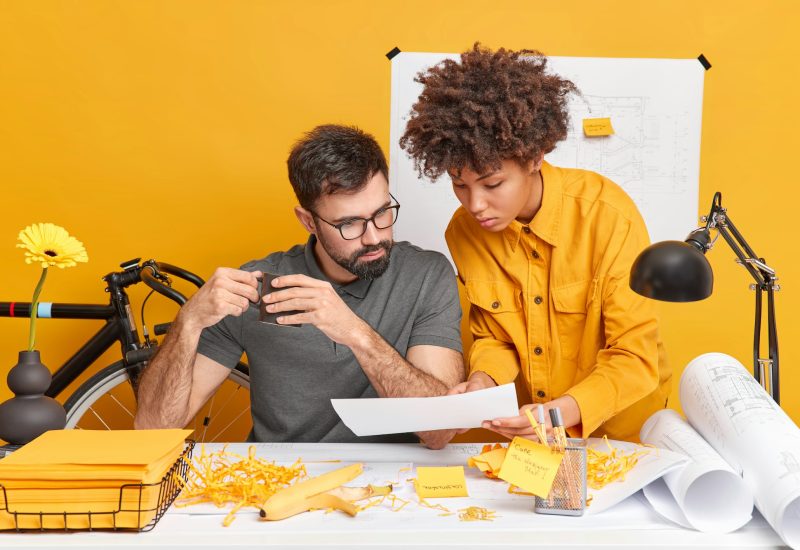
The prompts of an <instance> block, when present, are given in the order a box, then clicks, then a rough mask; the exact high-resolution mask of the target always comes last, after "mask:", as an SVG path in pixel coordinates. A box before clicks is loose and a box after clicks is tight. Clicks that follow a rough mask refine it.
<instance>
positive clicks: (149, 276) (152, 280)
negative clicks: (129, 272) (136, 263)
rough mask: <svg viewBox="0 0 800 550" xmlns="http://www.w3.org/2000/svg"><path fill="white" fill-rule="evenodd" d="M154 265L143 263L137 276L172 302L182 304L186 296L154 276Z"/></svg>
mask: <svg viewBox="0 0 800 550" xmlns="http://www.w3.org/2000/svg"><path fill="white" fill-rule="evenodd" d="M156 273H157V271H156V267H155V266H153V265H144V266H142V270H141V272H140V273H139V277H140V278H141V279H142V282H143V283H144V284H146V285H147V286H149V287H150V288H152V289H153V290H155V291H156V292H158V293H159V294H161V295H163V296H166V297H167V298H169V299H170V300H172V301H173V302H177V303H178V304H180V305H183V304H185V303H186V302H187V300H186V296H184V295H183V294H181V293H180V292H178V291H177V290H175V289H174V288H171V287H168V286H167V285H165V284H164V283H162V282H161V281H159V280H158V278H157V277H156Z"/></svg>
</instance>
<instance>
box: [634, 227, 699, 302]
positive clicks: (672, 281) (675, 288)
mask: <svg viewBox="0 0 800 550" xmlns="http://www.w3.org/2000/svg"><path fill="white" fill-rule="evenodd" d="M630 287H631V289H632V290H633V291H634V292H637V293H638V294H641V295H642V296H645V297H647V298H653V299H655V300H661V301H665V302H695V301H697V300H702V299H704V298H708V297H709V296H711V290H712V289H713V287H714V273H713V272H712V271H711V265H710V264H709V263H708V260H707V259H706V257H705V255H704V254H703V253H702V252H700V250H698V249H697V248H696V247H695V246H692V245H690V244H687V243H685V242H683V241H663V242H660V243H655V244H653V245H650V246H648V247H647V248H645V249H644V250H643V251H642V253H641V254H639V256H638V257H637V258H636V260H635V261H634V262H633V266H632V267H631V277H630Z"/></svg>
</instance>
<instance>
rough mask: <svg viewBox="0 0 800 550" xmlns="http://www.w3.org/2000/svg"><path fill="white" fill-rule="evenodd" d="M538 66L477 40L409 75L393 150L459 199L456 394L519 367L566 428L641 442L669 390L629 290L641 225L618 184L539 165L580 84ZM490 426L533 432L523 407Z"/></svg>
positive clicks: (529, 54)
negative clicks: (416, 88) (464, 353)
mask: <svg viewBox="0 0 800 550" xmlns="http://www.w3.org/2000/svg"><path fill="white" fill-rule="evenodd" d="M546 66H547V59H546V58H545V57H544V56H543V55H542V54H540V53H539V52H536V51H530V50H521V51H508V50H505V49H500V50H497V51H495V52H493V51H491V50H488V49H486V48H482V47H481V46H480V45H479V44H475V46H474V47H473V49H472V50H470V51H467V52H465V53H463V54H462V55H461V59H460V62H457V61H453V60H446V61H443V62H442V63H440V64H438V65H436V66H435V67H432V68H430V69H428V70H427V71H425V72H423V73H421V74H420V75H419V76H418V77H417V81H418V82H420V83H421V84H423V86H424V89H423V92H422V94H421V95H420V97H419V100H418V102H417V103H416V104H415V105H414V107H413V109H412V113H411V117H410V119H409V122H408V125H407V128H406V132H405V134H404V135H403V137H402V138H401V140H400V145H401V147H403V148H404V149H405V150H406V151H407V152H408V153H409V154H410V155H411V157H412V158H413V159H414V161H415V163H416V166H417V169H418V170H419V172H420V173H421V174H424V175H426V176H428V177H430V178H432V179H435V178H437V177H439V176H441V175H443V174H445V173H447V174H448V175H449V176H450V178H451V179H452V184H453V190H454V192H455V194H456V196H457V197H458V199H459V201H460V202H461V205H462V207H461V208H459V209H458V210H457V211H456V213H455V214H454V215H453V218H452V220H451V221H450V225H449V226H448V228H447V232H446V238H447V244H448V247H449V248H450V252H451V254H452V256H453V260H454V261H455V264H456V267H457V269H458V275H459V278H460V280H461V282H462V283H463V284H464V286H465V288H466V294H467V298H468V299H469V301H470V313H469V315H470V329H471V331H472V335H473V337H474V343H473V345H472V348H471V350H470V353H469V356H468V364H469V372H470V376H469V379H468V380H467V382H465V383H463V384H461V385H460V386H458V387H457V388H455V389H454V391H456V392H464V391H474V390H477V389H482V388H488V387H492V386H495V385H497V384H505V383H508V382H512V381H514V380H515V379H517V378H518V377H519V378H520V379H521V380H522V381H523V382H524V385H525V388H526V389H527V391H528V393H529V395H530V399H531V401H532V403H533V405H526V406H525V407H531V406H534V405H536V404H539V403H543V404H545V407H546V408H552V407H559V408H560V409H561V411H562V415H563V418H564V423H565V426H566V427H567V428H568V430H567V431H568V432H569V434H570V435H572V436H580V437H589V436H590V435H592V436H600V435H608V436H609V437H611V438H614V439H626V440H633V441H635V440H638V433H639V430H640V428H641V426H642V423H643V422H644V421H645V420H646V419H647V418H648V417H649V416H650V415H651V414H652V413H653V412H655V411H656V410H658V409H660V408H663V407H665V406H666V401H667V398H668V396H669V393H670V385H671V371H670V369H669V367H668V365H667V363H666V362H665V357H664V353H663V346H662V344H661V338H660V336H659V329H658V321H657V317H656V310H655V304H654V303H653V302H651V301H649V300H647V299H645V298H642V297H641V296H639V295H637V294H635V293H634V292H633V291H631V290H630V288H628V277H629V270H630V266H631V263H632V262H633V260H634V258H635V257H636V255H637V254H638V253H639V252H640V251H641V250H642V249H643V248H644V247H645V246H647V244H648V236H647V230H646V228H645V225H644V222H643V220H642V217H641V215H640V214H639V212H638V211H637V209H636V206H635V205H634V203H633V201H632V200H631V199H630V197H629V196H628V195H627V194H625V192H624V191H623V190H622V189H621V188H620V187H619V186H617V185H616V184H614V183H613V182H611V181H610V180H608V179H607V178H604V177H603V176H601V175H599V174H595V173H593V172H589V171H585V170H576V169H567V168H558V167H555V166H552V165H550V164H548V163H547V162H545V161H544V160H543V158H544V155H545V154H546V153H549V152H550V151H552V150H553V149H554V147H555V145H556V144H557V143H558V142H559V141H561V140H563V139H564V138H565V137H566V135H567V129H568V124H569V117H568V109H567V107H568V105H567V101H568V97H569V94H570V93H577V89H576V87H575V85H574V84H573V83H572V82H570V81H568V80H565V79H563V78H560V77H559V76H557V75H554V74H549V73H548V72H546V70H545V69H546ZM546 416H549V415H546ZM484 427H486V428H489V429H492V430H494V431H496V432H498V433H501V434H503V435H505V436H507V437H509V438H511V437H513V436H516V435H522V436H526V437H533V430H532V428H531V426H530V424H529V423H528V420H527V418H526V417H525V415H524V414H523V411H522V410H520V416H518V417H511V418H498V419H494V420H492V421H490V422H489V421H487V422H485V423H484Z"/></svg>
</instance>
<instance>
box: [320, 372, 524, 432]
mask: <svg viewBox="0 0 800 550" xmlns="http://www.w3.org/2000/svg"><path fill="white" fill-rule="evenodd" d="M331 404H332V405H333V408H334V409H335V410H336V413H337V414H338V415H339V417H340V418H341V419H342V422H344V423H345V425H346V426H347V427H348V428H350V429H351V430H352V431H353V433H354V434H356V435H358V436H365V435H381V434H394V433H404V432H420V431H427V430H445V429H453V428H479V427H480V425H481V422H483V421H484V420H491V419H493V418H498V417H501V416H517V415H518V414H519V406H518V405H517V391H516V389H515V388H514V384H504V385H502V386H497V387H495V388H489V389H487V390H479V391H474V392H469V393H462V394H460V395H444V396H441V397H397V398H392V397H378V398H366V399H363V398H362V399H331Z"/></svg>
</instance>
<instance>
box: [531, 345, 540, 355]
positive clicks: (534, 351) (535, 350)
mask: <svg viewBox="0 0 800 550" xmlns="http://www.w3.org/2000/svg"><path fill="white" fill-rule="evenodd" d="M533 353H535V354H536V355H541V354H542V348H540V347H539V346H536V347H535V348H533Z"/></svg>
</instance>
